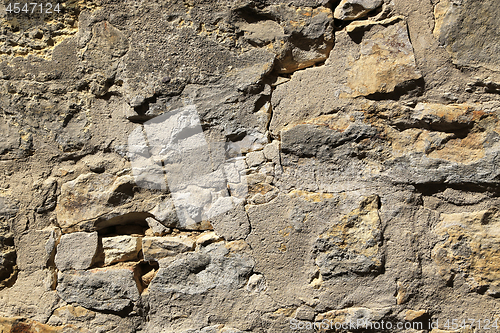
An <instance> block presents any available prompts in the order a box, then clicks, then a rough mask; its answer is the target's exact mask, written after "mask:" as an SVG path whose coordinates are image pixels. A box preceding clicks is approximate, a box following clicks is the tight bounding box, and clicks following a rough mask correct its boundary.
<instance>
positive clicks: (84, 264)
mask: <svg viewBox="0 0 500 333" xmlns="http://www.w3.org/2000/svg"><path fill="white" fill-rule="evenodd" d="M98 241H99V239H98V236H97V232H91V233H88V232H75V233H71V234H66V235H62V236H61V240H60V242H59V244H58V245H57V253H56V257H55V264H56V267H57V269H59V270H60V271H65V270H69V269H76V270H82V269H87V268H90V267H91V266H92V264H93V263H94V261H95V259H96V256H97V249H98V246H99V245H98V244H99V242H98Z"/></svg>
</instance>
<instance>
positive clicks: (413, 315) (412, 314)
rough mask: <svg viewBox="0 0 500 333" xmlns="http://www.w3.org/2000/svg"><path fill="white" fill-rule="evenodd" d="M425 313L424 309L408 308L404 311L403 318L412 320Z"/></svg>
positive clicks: (419, 317)
mask: <svg viewBox="0 0 500 333" xmlns="http://www.w3.org/2000/svg"><path fill="white" fill-rule="evenodd" d="M425 315H427V311H425V310H418V311H415V310H408V311H406V313H405V320H406V321H414V320H417V319H421V318H422V317H423V316H425Z"/></svg>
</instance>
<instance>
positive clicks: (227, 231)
mask: <svg viewBox="0 0 500 333" xmlns="http://www.w3.org/2000/svg"><path fill="white" fill-rule="evenodd" d="M211 223H212V225H213V227H214V231H215V233H216V234H217V235H220V236H222V237H223V238H224V239H225V240H227V241H232V240H237V239H245V238H246V236H247V235H248V233H249V232H250V223H249V222H248V216H247V213H246V212H245V207H244V205H243V204H242V203H241V204H238V205H237V206H235V207H234V208H233V209H231V210H229V211H227V212H225V213H223V214H221V215H218V216H216V217H215V218H213V219H211Z"/></svg>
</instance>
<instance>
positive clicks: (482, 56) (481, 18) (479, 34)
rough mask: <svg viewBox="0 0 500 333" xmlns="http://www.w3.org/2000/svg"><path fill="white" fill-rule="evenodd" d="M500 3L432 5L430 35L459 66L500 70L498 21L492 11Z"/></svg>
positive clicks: (491, 0) (466, 0)
mask: <svg viewBox="0 0 500 333" xmlns="http://www.w3.org/2000/svg"><path fill="white" fill-rule="evenodd" d="M499 9H500V4H499V3H498V1H495V0H486V1H473V0H464V1H450V0H442V1H439V3H438V4H436V6H435V9H434V17H435V20H436V24H435V27H434V35H435V36H436V38H438V39H439V42H440V44H441V45H444V46H445V47H446V50H447V51H448V52H449V53H450V55H451V57H452V59H453V62H454V63H455V64H457V65H459V66H470V67H486V68H488V69H490V70H494V71H497V72H498V71H500V56H499V54H500V52H499V51H500V48H499V46H498V45H499V42H500V39H499V37H498V35H497V34H492V33H491V32H492V31H498V29H499V28H500V23H499V22H498V20H497V19H496V18H495V16H494V15H491V14H492V13H497V12H498V10H499Z"/></svg>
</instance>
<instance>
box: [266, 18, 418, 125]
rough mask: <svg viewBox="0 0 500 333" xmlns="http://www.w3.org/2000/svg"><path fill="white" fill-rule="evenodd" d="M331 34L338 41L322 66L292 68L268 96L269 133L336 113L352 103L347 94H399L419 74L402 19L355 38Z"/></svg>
mask: <svg viewBox="0 0 500 333" xmlns="http://www.w3.org/2000/svg"><path fill="white" fill-rule="evenodd" d="M336 36H337V37H336V38H337V42H336V44H337V46H336V47H335V48H334V49H333V50H332V52H331V53H330V56H329V58H328V60H327V61H326V63H325V66H321V67H317V68H310V69H306V70H304V71H300V72H296V73H294V74H293V75H292V77H291V80H290V81H289V82H286V83H283V84H281V85H279V86H278V87H276V90H275V91H274V93H273V95H272V98H271V102H272V106H273V118H272V120H271V125H270V129H271V131H272V132H273V133H274V134H276V135H277V134H278V133H279V131H280V130H282V129H284V128H286V126H291V125H295V124H300V123H303V122H304V121H305V120H309V119H314V118H316V117H319V116H321V115H326V114H331V113H335V112H337V111H338V110H339V109H341V108H343V107H345V105H346V104H349V103H353V102H352V100H349V99H347V98H350V97H358V96H371V95H374V94H375V95H376V94H391V93H394V92H395V91H396V94H397V95H400V94H403V93H405V90H404V86H405V85H406V84H409V83H411V82H414V81H416V80H419V79H420V78H421V77H422V75H421V73H420V72H419V71H418V69H417V66H416V63H415V57H414V54H413V48H412V45H411V44H410V41H409V39H408V33H407V31H406V24H405V23H404V22H396V23H394V24H391V25H389V26H387V27H383V26H374V27H372V28H371V29H370V30H369V31H367V32H366V33H365V34H364V36H363V39H362V40H361V42H358V43H356V41H354V40H352V38H351V37H350V36H349V34H348V33H347V32H344V31H340V32H337V35H336ZM308 87H315V88H314V89H312V90H311V89H308ZM302 91H307V93H304V94H302V93H301V92H302Z"/></svg>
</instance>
